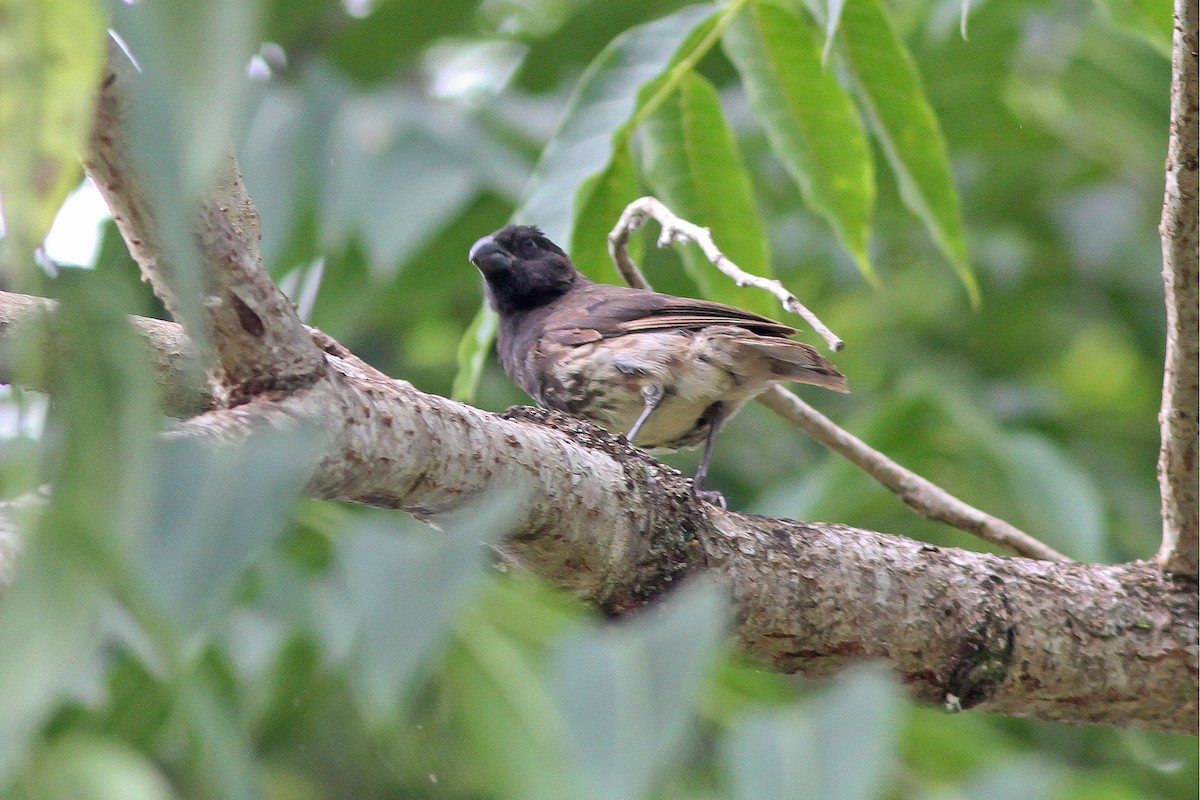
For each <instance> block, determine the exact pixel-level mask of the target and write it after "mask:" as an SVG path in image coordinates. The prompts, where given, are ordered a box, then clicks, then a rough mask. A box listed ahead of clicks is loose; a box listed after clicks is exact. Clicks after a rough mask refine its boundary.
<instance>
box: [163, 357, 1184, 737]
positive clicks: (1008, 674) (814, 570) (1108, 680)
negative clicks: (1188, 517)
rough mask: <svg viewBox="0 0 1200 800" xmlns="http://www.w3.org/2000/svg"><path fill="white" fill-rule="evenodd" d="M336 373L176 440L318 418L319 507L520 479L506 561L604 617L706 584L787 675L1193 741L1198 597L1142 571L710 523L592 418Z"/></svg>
mask: <svg viewBox="0 0 1200 800" xmlns="http://www.w3.org/2000/svg"><path fill="white" fill-rule="evenodd" d="M331 365H333V366H334V368H335V372H334V373H333V374H331V375H330V376H329V377H328V378H327V379H325V380H323V381H321V382H320V383H318V384H317V385H316V386H314V387H312V388H311V389H309V390H305V391H303V392H299V393H296V394H294V395H292V396H291V397H289V398H288V399H286V400H284V401H281V402H262V403H249V404H246V405H243V406H239V407H238V408H235V409H231V410H227V411H219V412H212V413H209V414H205V415H202V416H200V417H197V418H196V419H193V420H191V421H189V422H187V423H184V425H183V426H182V427H181V429H180V430H179V431H178V432H177V434H176V435H186V436H197V437H203V438H222V439H227V438H235V439H236V438H241V437H243V436H245V435H247V434H248V433H249V432H250V431H251V430H252V429H253V428H254V427H255V426H257V425H260V424H264V423H273V424H279V423H280V422H282V421H286V420H291V419H296V418H304V419H312V420H317V421H318V422H319V423H320V424H322V425H324V426H325V427H326V429H327V430H328V431H329V436H330V440H329V444H328V447H327V449H326V451H325V452H326V455H325V457H324V458H323V459H322V460H321V462H320V464H319V465H317V466H316V468H315V470H314V474H313V478H312V480H311V482H310V487H309V488H310V491H311V492H312V494H314V495H315V496H318V497H326V498H342V499H347V500H353V501H357V502H363V503H370V504H372V505H377V506H385V507H393V508H406V509H408V510H411V511H414V512H416V513H418V514H422V515H425V514H438V513H443V512H447V511H450V510H453V509H455V508H458V507H459V506H461V505H462V504H463V503H464V502H466V501H467V500H468V499H469V498H470V497H472V496H475V495H477V494H479V493H481V492H486V491H488V490H491V489H497V488H506V487H511V486H512V485H514V482H520V483H523V484H525V485H526V486H528V487H529V489H530V499H529V501H528V506H527V507H526V509H525V512H524V514H523V515H522V516H521V518H520V519H519V520H518V521H517V523H516V530H515V531H514V532H513V534H512V535H511V536H510V538H509V540H508V544H507V546H506V549H507V550H508V551H509V552H511V553H512V554H513V555H515V556H516V557H517V558H518V559H519V560H520V561H521V562H522V563H524V564H526V565H528V566H529V568H530V569H532V570H533V571H534V572H536V573H537V574H539V575H541V576H543V577H545V578H548V579H550V580H552V581H555V582H556V583H558V584H560V585H562V586H564V587H566V588H568V589H570V590H572V591H574V592H576V593H577V594H579V595H580V596H581V597H583V598H584V599H586V600H588V601H589V602H592V603H595V604H596V605H598V606H600V607H601V608H603V609H606V610H607V611H609V612H613V613H617V612H620V611H622V610H624V609H626V608H629V607H633V606H636V605H639V604H641V603H643V602H645V601H647V600H650V599H652V598H654V597H655V596H657V595H658V594H659V593H661V592H662V591H665V590H667V589H669V588H670V586H671V585H673V584H674V583H675V582H676V581H678V580H679V579H681V578H682V577H685V576H686V575H688V574H692V573H696V572H701V571H709V572H712V573H715V574H716V575H718V576H719V577H721V578H722V579H724V580H725V581H726V582H727V583H728V584H729V586H730V588H731V592H732V597H733V600H734V605H735V608H734V618H735V619H736V620H737V621H738V622H737V624H736V628H735V635H736V637H737V639H738V641H739V642H741V643H742V645H743V646H744V647H745V649H746V650H747V652H748V653H749V654H750V655H751V656H753V657H755V658H757V659H760V660H762V661H763V662H765V663H767V664H769V665H770V666H772V667H774V668H776V669H779V670H781V671H784V672H789V673H799V674H805V675H823V674H827V673H828V672H830V671H832V670H834V669H836V668H838V667H840V666H842V665H844V664H846V663H848V662H850V661H853V660H857V659H862V658H876V659H883V660H886V661H888V662H889V663H890V664H892V665H893V666H894V667H895V668H896V669H897V670H898V671H899V673H900V674H901V675H902V676H903V677H904V680H905V681H906V682H907V683H908V685H909V687H910V689H911V691H912V693H913V694H914V695H915V696H916V697H918V698H922V699H926V700H932V701H935V702H938V703H945V704H949V705H951V706H953V707H963V708H968V707H975V706H977V707H979V708H983V709H987V710H992V711H998V712H1002V713H1006V714H1014V715H1020V716H1029V717H1036V718H1039V719H1052V720H1063V721H1070V722H1100V723H1107V724H1112V725H1135V726H1140V727H1148V728H1154V729H1160V730H1175V731H1194V730H1195V722H1196V709H1197V692H1196V676H1197V651H1196V637H1197V630H1196V617H1195V613H1194V612H1195V607H1196V602H1197V594H1196V584H1195V582H1192V581H1189V580H1186V579H1178V580H1171V579H1170V578H1165V577H1164V576H1163V574H1162V573H1161V571H1160V570H1159V568H1158V567H1157V566H1155V565H1153V564H1126V565H1118V566H1111V565H1082V564H1063V563H1052V562H1046V561H1034V560H1028V559H1020V558H1002V557H999V556H994V555H990V554H984V553H974V552H970V551H966V550H958V549H953V548H938V547H932V546H929V545H926V544H922V543H920V542H915V541H912V540H909V539H905V538H902V537H898V536H890V535H887V534H881V533H874V532H871V531H864V530H856V529H852V528H848V527H846V526H842V525H831V524H824V523H798V522H792V521H790V520H781V519H772V518H768V517H747V516H743V515H740V514H734V513H729V512H723V511H719V510H717V509H715V508H713V507H710V506H705V505H703V504H701V503H698V502H696V501H695V499H694V497H693V495H692V493H691V491H690V487H689V483H688V482H687V480H686V478H684V477H683V476H682V475H680V474H679V473H678V472H676V471H675V470H672V469H670V468H668V467H665V466H664V465H662V464H659V463H658V462H656V461H654V460H653V459H651V458H649V457H648V456H646V455H645V454H644V453H642V452H641V451H638V450H636V449H635V448H632V447H631V446H629V445H628V443H626V442H625V441H624V440H623V439H621V438H619V437H614V436H612V435H610V434H607V433H605V432H604V431H601V430H599V429H597V428H594V427H592V426H590V425H588V424H587V423H584V422H581V421H578V420H574V419H570V418H566V417H560V416H557V415H554V414H552V413H550V412H545V411H539V410H535V409H518V410H515V411H513V412H510V414H509V415H508V418H502V417H497V416H495V415H493V414H489V413H487V412H484V411H480V410H479V409H476V408H472V407H470V406H466V405H462V404H459V403H455V402H453V401H450V400H447V399H444V398H441V397H437V396H433V395H427V394H423V393H421V392H418V391H416V390H415V389H414V388H413V387H411V386H410V385H408V384H406V383H402V382H398V381H386V382H385V381H381V380H380V379H378V378H377V377H376V376H374V375H362V374H360V373H359V372H358V371H357V370H356V369H355V368H353V366H352V365H349V364H347V363H345V362H342V361H341V360H340V359H331ZM533 422H538V423H541V424H532V423H533Z"/></svg>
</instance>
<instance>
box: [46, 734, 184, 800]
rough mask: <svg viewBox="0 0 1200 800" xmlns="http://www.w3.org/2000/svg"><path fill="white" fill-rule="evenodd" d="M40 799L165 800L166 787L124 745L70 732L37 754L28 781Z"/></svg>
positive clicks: (146, 763)
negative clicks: (32, 771) (38, 755)
mask: <svg viewBox="0 0 1200 800" xmlns="http://www.w3.org/2000/svg"><path fill="white" fill-rule="evenodd" d="M30 783H31V784H32V786H31V792H30V793H31V795H32V796H34V797H38V798H42V800H169V799H170V798H172V797H174V796H175V793H174V792H173V791H172V790H171V784H170V783H169V782H168V781H167V779H166V778H165V777H163V775H162V773H160V772H159V771H158V769H157V768H156V767H155V766H154V764H153V762H151V761H150V759H148V758H146V757H145V756H143V755H142V754H140V753H138V752H137V751H135V750H134V749H132V748H131V747H130V746H129V745H127V744H125V743H124V742H118V741H114V740H111V739H101V738H99V737H95V736H86V735H82V734H75V735H71V736H68V737H67V738H65V739H62V740H60V741H57V742H55V743H54V744H53V745H52V746H51V747H50V748H49V749H47V750H46V752H44V753H42V754H41V755H40V757H39V758H38V760H37V763H36V765H35V767H34V773H33V776H32V778H31V780H30Z"/></svg>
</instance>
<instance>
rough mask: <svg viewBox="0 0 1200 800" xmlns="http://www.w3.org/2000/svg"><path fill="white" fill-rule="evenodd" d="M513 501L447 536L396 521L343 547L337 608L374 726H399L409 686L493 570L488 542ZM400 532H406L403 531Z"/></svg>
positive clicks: (376, 519) (500, 500)
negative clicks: (487, 553) (487, 554)
mask: <svg viewBox="0 0 1200 800" xmlns="http://www.w3.org/2000/svg"><path fill="white" fill-rule="evenodd" d="M513 501H514V498H513V497H511V496H499V497H495V498H493V499H492V500H491V501H490V502H488V503H487V504H486V505H483V506H479V507H477V508H475V509H473V510H472V511H470V512H469V513H468V514H466V515H465V516H464V517H461V518H459V519H458V521H457V522H454V523H450V524H448V526H447V530H446V531H445V532H438V531H434V530H432V529H431V528H429V527H427V526H424V525H419V524H417V523H415V522H410V523H409V524H408V525H404V526H400V525H397V523H396V520H395V518H394V515H389V516H386V517H385V516H371V517H368V518H366V519H364V520H363V521H362V522H360V523H359V524H358V525H356V526H354V527H353V528H352V531H351V532H350V533H349V534H348V535H347V537H346V539H345V540H344V542H343V543H342V545H341V547H340V548H339V553H338V566H337V568H336V575H337V577H336V579H335V584H334V602H335V603H336V604H337V605H338V606H339V607H340V608H341V609H342V610H343V613H344V615H345V616H344V619H343V620H341V624H342V625H344V626H346V628H347V631H345V632H339V633H338V635H339V636H341V635H346V634H347V633H348V634H349V635H350V636H351V637H352V638H351V641H350V648H351V650H350V659H351V664H352V675H351V685H352V688H353V689H354V692H355V695H356V699H357V700H358V702H359V708H360V711H361V712H362V714H363V716H364V717H365V718H366V719H367V720H368V722H370V723H372V724H377V725H378V724H383V723H386V722H388V721H390V720H392V719H393V718H394V716H395V713H396V711H397V710H398V706H399V702H400V700H401V698H402V697H403V696H404V693H405V691H406V690H407V688H408V685H409V684H410V683H411V681H412V680H413V678H414V677H415V676H416V675H417V673H418V671H419V670H420V668H421V667H423V666H425V664H426V662H427V661H428V659H429V658H430V656H431V655H432V654H433V652H434V651H435V649H436V648H437V647H438V646H439V645H441V644H442V643H443V642H445V641H446V640H447V638H448V637H449V635H450V631H451V627H452V626H453V624H454V622H455V620H456V619H457V617H458V615H459V613H460V612H461V611H462V609H463V608H464V607H465V605H466V604H467V603H468V602H469V601H470V599H471V598H472V597H473V595H474V592H475V590H476V588H477V587H478V586H479V585H480V580H481V578H482V577H483V575H484V570H485V566H486V558H485V549H484V547H483V546H482V544H483V543H484V542H487V541H492V540H495V539H497V538H499V536H500V535H501V534H503V532H504V529H505V527H506V525H507V522H506V520H508V519H509V518H510V515H511V513H512V510H513V505H512V504H513ZM398 529H399V530H398Z"/></svg>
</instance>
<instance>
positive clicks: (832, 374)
mask: <svg viewBox="0 0 1200 800" xmlns="http://www.w3.org/2000/svg"><path fill="white" fill-rule="evenodd" d="M739 338H740V341H739V344H740V345H741V347H739V348H738V349H739V350H741V351H742V356H741V357H740V358H739V359H738V360H739V361H740V362H742V363H744V364H747V365H749V364H752V363H754V362H756V361H759V362H760V363H761V361H760V360H765V361H766V363H767V364H768V365H769V369H770V370H771V373H772V374H773V375H775V376H778V378H779V380H783V381H795V382H797V383H809V384H812V385H814V386H823V387H825V388H826V389H832V390H833V391H835V392H842V393H844V394H845V393H849V392H850V386H849V384H848V383H847V382H846V376H845V375H843V374H842V373H841V372H838V369H837V367H835V366H834V365H833V364H832V363H830V362H829V360H828V359H826V358H825V357H824V356H822V355H821V354H820V353H818V352H817V351H816V350H814V349H813V348H812V347H810V346H809V345H806V344H804V343H803V342H795V341H792V340H791V339H767V338H764V337H753V338H751V337H739Z"/></svg>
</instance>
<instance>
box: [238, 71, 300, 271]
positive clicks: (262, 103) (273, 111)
mask: <svg viewBox="0 0 1200 800" xmlns="http://www.w3.org/2000/svg"><path fill="white" fill-rule="evenodd" d="M307 124H308V119H307V118H306V115H305V106H304V97H303V96H302V94H301V92H300V91H299V90H298V89H296V88H295V87H291V86H289V87H280V88H277V89H272V90H269V91H266V92H264V93H263V95H262V97H261V98H260V99H259V101H258V103H257V104H256V105H255V107H254V110H253V113H252V114H251V115H250V117H249V119H248V120H247V123H246V130H245V132H244V133H243V135H242V140H241V141H240V142H239V143H238V164H239V165H240V166H241V168H242V177H243V178H244V179H245V181H246V188H247V189H248V190H249V192H250V196H251V197H253V198H254V205H255V207H256V208H257V209H258V214H259V219H260V220H261V225H262V241H261V242H260V244H259V249H260V250H261V251H262V256H263V261H264V262H265V263H266V264H267V265H268V266H274V265H275V263H276V261H277V259H278V258H279V256H280V255H281V254H282V253H283V251H284V248H285V247H286V246H287V244H288V241H289V240H290V238H291V235H292V228H293V226H294V225H295V222H296V215H297V213H298V210H299V208H300V206H301V199H300V197H301V194H300V193H301V173H302V165H303V163H304V162H303V161H302V155H303V153H302V151H301V146H300V143H301V141H302V137H303V135H304V131H305V130H306V125H307Z"/></svg>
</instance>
